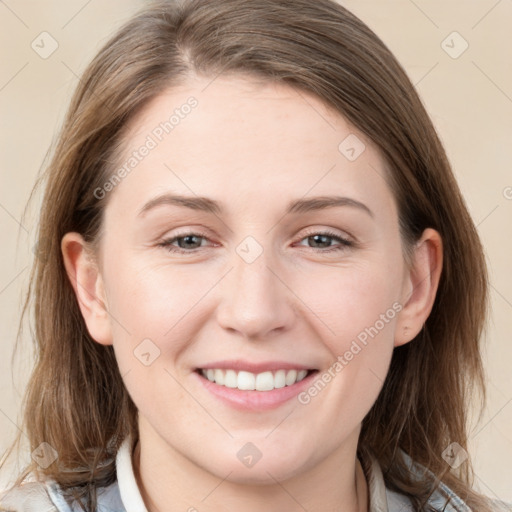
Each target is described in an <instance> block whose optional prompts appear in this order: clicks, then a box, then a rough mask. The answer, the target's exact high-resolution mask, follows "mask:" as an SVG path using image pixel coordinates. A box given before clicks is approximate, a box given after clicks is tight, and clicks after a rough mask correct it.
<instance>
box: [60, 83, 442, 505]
mask: <svg viewBox="0 0 512 512" xmlns="http://www.w3.org/2000/svg"><path fill="white" fill-rule="evenodd" d="M208 84H209V85H208ZM191 95H193V96H194V97H195V98H197V100H198V106H197V107H196V108H195V109H193V110H192V112H191V113H190V114H189V115H188V116H186V117H185V119H183V120H181V121H180V123H179V124H178V125H177V126H176V127H175V128H174V130H173V131H172V133H170V134H168V135H166V136H165V137H164V138H163V140H162V141H161V142H160V143H159V144H158V146H157V147H156V148H154V149H152V150H151V152H150V153H149V154H148V155H147V156H146V157H145V158H144V159H143V160H142V161H141V162H140V163H139V164H138V165H137V167H136V168H135V169H134V170H133V171H132V172H131V173H130V174H128V175H127V177H126V178H125V179H124V180H123V181H122V182H121V183H120V184H119V185H117V186H116V187H115V189H114V190H112V191H111V192H109V194H110V195H109V197H108V204H107V207H106V210H105V215H104V227H105V230H104V236H103V238H102V240H101V244H100V249H99V254H97V255H95V254H91V251H90V250H89V249H88V247H87V246H86V244H85V243H84V241H83V239H82V237H81V236H80V235H79V234H78V233H67V234H66V235H65V236H64V237H63V239H62V253H63V257H64V262H65V265H66V269H67V272H68V275H69V278H70V281H71V283H72V285H73V287H74V289H75V292H76V295H77V299H78V301H79V304H80V308H81V312H82V314H83V317H84V319H85V322H86V324H87V328H88V330H89V333H90V334H91V336H92V337H93V339H94V340H96V341H97V342H98V343H101V344H104V345H109V344H112V345H113V346H114V350H115V353H116V358H117V361H118V364H119V369H120V372H121V375H123V379H124V382H125V385H126V387H127V389H128V391H129V393H130V395H131V397H132V399H133V400H134V403H135V404H136V406H137V408H138V410H139V429H140V443H139V445H138V446H137V447H136V450H135V455H134V466H135V473H136V476H137V479H138V483H139V487H140V489H141V494H142V496H143V498H144V501H145V503H146V505H147V508H148V510H149V511H151V512H156V511H164V510H165V511H167V512H168V511H171V512H174V511H184V510H194V508H192V507H195V509H197V510H200V511H201V512H203V511H210V512H218V511H225V510H239V509H242V510H244V511H247V512H252V511H261V510H267V511H276V512H277V511H281V510H288V511H295V510H297V511H299V510H301V511H302V510H304V509H306V510H308V511H311V512H314V511H326V510H336V511H344V512H353V511H361V510H367V508H368V502H367V495H366V494H367V487H366V482H365V480H364V477H363V476H362V472H361V468H360V465H359V462H358V461H357V458H356V448H357V440H358V437H359V433H360V428H361V422H362V420H363V418H364V417H365V415H366V414H367V412H368V411H369V409H370V408H371V406H372V405H373V403H374V402H375V400H376V398H377V396H378V393H379V391H380V389H381V388H382V384H383V381H384V379H385V376H386V374H387V371H388V368H389V363H390V359H391V356H392V352H393V349H394V347H396V346H399V345H402V344H404V343H408V342H410V341H411V340H412V339H413V338H414V336H415V335H416V334H417V333H418V332H419V331H420V330H421V328H422V326H423V324H424V322H425V321H426V319H427V317H428V315H429V313H430V311H431V309H432V305H433V302H434V299H435V294H436V290H437V287H438V283H439V277H440V273H441V267H442V241H441V238H440V236H439V234H438V233H437V232H436V231H434V230H433V229H427V230H425V232H424V233H423V235H422V237H421V239H420V240H419V242H418V244H417V245H416V248H415V253H414V259H413V263H412V265H411V266H410V267H408V266H407V265H406V263H405V261H404V259H403V254H402V244H401V239H400V236H399V230H398V226H399V224H398V212H397V208H396V204H395V201H394V198H393V195H392V193H391V191H390V189H389V188H388V186H387V183H386V181H385V180H384V179H383V176H385V174H386V172H387V171H386V169H385V167H384V162H383V160H382V159H381V156H380V154H379V152H378V150H377V149H376V148H375V147H374V146H373V144H372V143H371V142H370V141H369V140H368V139H367V138H365V136H364V135H363V134H361V133H360V132H358V131H357V130H356V129H355V128H353V127H352V126H350V125H349V124H348V123H347V121H346V120H345V119H344V118H343V117H342V116H341V115H340V114H339V113H337V112H335V111H333V110H330V109H329V108H328V107H326V106H325V105H324V104H323V103H322V102H321V101H320V100H319V99H318V98H316V97H314V96H313V95H308V94H306V93H304V92H300V93H299V92H298V91H296V90H294V89H292V88H290V87H288V86H285V85H278V84H269V83H258V82H256V81H254V80H251V79H248V78H246V77H241V76H238V77H237V76H235V77H233V76H231V77H219V78H217V79H215V80H213V82H212V79H211V78H208V79H206V78H198V77H194V78H190V79H189V80H188V82H187V84H186V85H184V86H181V87H180V88H178V89H176V88H175V89H173V90H168V91H166V92H164V93H162V94H161V95H160V96H158V97H157V98H155V99H154V100H153V101H152V102H151V103H150V104H149V105H148V106H147V107H146V108H145V109H144V111H143V112H142V113H141V115H139V116H138V117H137V118H135V120H133V122H132V123H131V125H130V130H129V132H128V134H127V136H126V144H127V145H126V155H129V154H130V153H131V152H132V151H133V150H136V149H137V148H139V147H140V146H141V145H142V144H144V141H145V140H146V137H147V136H148V134H150V133H151V131H152V130H153V129H154V128H155V127H156V126H158V125H159V123H161V122H162V121H164V120H165V119H167V118H168V113H169V112H172V111H173V110H174V109H175V108H177V107H179V106H180V105H182V104H183V103H185V102H186V100H187V98H189V97H190V96H191ZM349 134H355V135H356V136H357V137H358V138H359V139H360V140H361V141H363V142H364V144H365V146H366V148H365V150H364V151H363V152H362V154H361V155H360V156H359V157H358V158H357V159H356V160H355V161H349V160H348V159H347V158H346V157H345V156H344V155H343V154H342V153H341V152H340V151H339V150H338V146H339V144H340V142H342V141H343V140H344V139H345V138H346V137H347V136H348V135H349ZM121 165H122V164H121ZM376 171H377V172H376ZM163 192H173V193H179V194H183V195H188V196H196V195H198V196H207V197H210V198H212V199H215V200H217V201H219V202H220V203H221V204H222V206H223V208H224V209H225V211H224V212H223V213H222V214H219V215H214V214H212V213H207V212H201V211H195V210H191V209H187V208H184V207H179V206H173V205H163V206H159V207H156V208H154V209H152V210H150V211H147V212H146V213H145V214H144V215H142V216H140V217H138V215H137V214H138V212H139V211H140V209H141V208H142V207H143V205H144V204H146V203H147V201H149V200H150V199H152V198H154V197H155V196H157V195H159V194H162V193H163ZM333 193H337V194H339V195H343V196H346V197H350V198H354V199H357V200H358V201H361V202H362V203H364V204H365V205H367V207H368V208H370V209H371V211H372V212H373V214H374V217H373V218H372V217H371V216H370V215H368V214H367V213H365V212H364V211H363V210H362V209H358V208H355V207H350V206H343V207H334V208H328V209H324V210H320V211H311V212H306V213H302V214H289V215H284V213H285V207H286V205H287V204H288V202H289V201H291V200H294V199H300V198H304V197H306V198H309V197H312V196H323V195H332V194H333ZM325 229H329V230H330V231H334V232H335V233H336V236H341V237H345V238H349V239H350V240H352V241H354V242H355V245H354V246H352V247H344V246H342V245H341V244H340V242H339V241H338V240H337V239H336V238H328V239H327V240H324V241H323V245H322V240H320V242H319V243H317V244H315V241H314V240H311V239H308V237H309V236H312V235H313V234H315V233H322V232H323V231H325ZM198 230H199V231H200V232H203V233H204V234H205V235H206V237H205V238H198V239H192V241H190V240H188V245H187V242H186V241H185V244H183V240H182V247H185V249H184V250H188V251H189V253H188V254H179V253H172V252H169V250H168V249H167V248H166V247H160V246H158V243H159V242H161V241H162V239H165V238H167V239H169V238H172V237H175V236H177V235H178V234H179V235H181V236H183V234H184V233H187V232H197V231H198ZM247 236H251V237H253V238H254V239H255V240H256V241H257V243H258V244H260V246H261V248H262V251H263V252H262V253H261V255H260V256H259V257H258V258H256V259H255V260H254V261H253V262H252V263H247V261H245V260H244V259H243V258H241V257H240V256H239V254H238V253H237V251H236V249H237V247H238V246H239V244H240V243H241V242H242V241H243V240H244V239H245V237H247ZM174 246H175V247H178V242H174ZM335 246H338V247H341V250H339V251H334V252H330V253H326V252H325V250H326V248H331V247H335ZM188 247H189V248H188ZM194 247H200V248H199V249H193V248H194ZM322 251H324V252H322ZM395 302H397V303H399V304H400V305H401V311H400V312H399V313H398V314H397V315H396V316H394V318H393V319H391V320H389V321H388V322H387V323H386V324H385V326H384V328H382V329H381V330H380V331H379V332H378V334H377V335H376V336H374V337H373V338H370V341H369V342H368V344H367V345H366V346H365V347H364V348H363V349H362V350H361V351H360V352H359V353H358V354H357V355H356V356H355V357H354V358H353V359H352V360H351V361H350V362H349V364H347V365H346V366H345V367H344V368H343V370H342V371H340V372H338V373H337V375H336V377H335V378H334V379H332V380H331V382H330V383H329V384H328V385H327V386H326V387H325V388H324V389H323V390H322V391H321V392H320V393H318V395H317V396H316V397H314V398H312V399H311V401H310V402H309V403H308V404H307V405H304V404H300V403H299V402H298V401H297V400H296V399H291V400H289V401H288V402H286V403H285V404H284V405H281V406H280V407H278V408H276V409H272V410H268V411H263V412H261V411H260V412H255V411H240V410H236V409H234V408H232V407H230V406H229V405H226V404H225V403H223V402H221V401H219V400H218V399H217V398H216V397H214V396H213V395H211V394H210V393H209V392H208V391H206V390H205V389H204V388H203V386H202V385H201V384H200V382H199V381H198V379H197V375H195V374H194V373H193V372H194V370H195V369H196V368H197V367H198V366H200V365H201V364H203V365H204V364H206V363H208V362H213V361H217V360H221V359H232V358H235V357H239V358H243V359H247V360H250V361H265V360H277V359H279V360H285V361H291V362H295V363H302V364H305V365H307V366H308V367H311V368H318V369H320V370H321V371H320V374H321V373H322V371H327V369H328V368H329V367H331V366H332V364H333V362H334V361H336V358H337V357H338V356H339V355H343V354H344V353H345V352H346V351H347V350H348V349H349V348H350V344H351V342H352V341H353V340H354V339H356V337H357V335H358V334H359V333H361V332H362V331H363V330H364V329H365V328H366V327H369V326H373V325H374V324H375V322H376V321H377V320H378V319H379V315H381V314H384V313H385V312H386V311H387V310H388V309H389V308H391V307H392V304H393V303H395ZM406 327H407V328H406ZM147 338H149V339H150V340H152V342H153V343H154V344H155V345H156V346H158V348H159V349H160V355H159V357H157V358H156V359H155V360H154V361H153V362H152V363H151V364H150V365H148V366H146V365H144V364H142V363H141V362H140V360H139V359H137V358H136V357H135V356H134V349H135V348H136V347H137V346H138V345H139V344H140V343H141V341H142V340H144V339H147ZM248 442H252V443H253V444H254V445H256V446H257V448H258V449H259V450H260V452H261V453H262V458H261V459H260V460H259V461H258V462H257V463H256V464H255V465H254V466H252V467H250V468H248V467H246V466H245V465H244V464H242V463H241V462H240V460H239V459H238V458H237V456H236V454H237V452H238V451H239V450H240V449H241V448H242V447H243V446H244V445H245V444H246V443H248ZM356 483H357V485H356Z"/></svg>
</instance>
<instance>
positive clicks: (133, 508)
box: [116, 436, 148, 512]
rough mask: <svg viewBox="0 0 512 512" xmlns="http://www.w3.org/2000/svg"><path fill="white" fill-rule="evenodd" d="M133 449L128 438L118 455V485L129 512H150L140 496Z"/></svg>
mask: <svg viewBox="0 0 512 512" xmlns="http://www.w3.org/2000/svg"><path fill="white" fill-rule="evenodd" d="M132 455H133V447H132V442H131V438H130V437H129V436H127V437H126V438H125V439H124V441H123V442H122V444H121V446H120V447H119V449H118V451H117V455H116V471H117V484H118V486H119V494H120V495H121V500H122V502H123V505H124V508H125V509H126V511H127V512H148V510H147V508H146V506H145V505H144V501H143V499H142V496H141V494H140V490H139V486H138V485H137V481H136V479H135V474H134V472H133V465H132Z"/></svg>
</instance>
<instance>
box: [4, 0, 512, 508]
mask: <svg viewBox="0 0 512 512" xmlns="http://www.w3.org/2000/svg"><path fill="white" fill-rule="evenodd" d="M312 1H313V0H312ZM341 3H342V4H343V5H344V6H346V7H347V8H348V9H349V10H351V11H352V12H353V13H354V14H356V15H357V16H359V17H360V18H361V19H362V20H363V21H364V22H365V23H367V24H368V25H369V26H370V27H371V28H372V29H373V30H374V31H375V32H376V33H377V34H378V35H379V36H380V37H381V39H383V41H384V42H385V43H386V44H387V45H388V46H389V48H390V49H391V51H393V52H394V54H395V55H396V56H397V58H398V60H399V61H400V62H401V64H402V65H403V66H404V68H405V69H406V71H407V73H408V74H409V76H410V78H411V80H412V82H413V83H414V84H415V86H416V87H417V89H418V92H419V94H420V96H421V98H422V100H423V102H424V104H425V106H426V108H427V110H428V112H429V114H430V115H431V117H432V120H433V122H434V124H435V126H436V128H437V129H438V132H439V135H440V137H441V139H442V141H443V143H444V145H445V148H446V150H447V153H448V156H449V158H450V160H451V163H452V165H453V169H454V172H455V174H456V177H457V180H458V182H459V185H460V188H461V190H462V192H463V194H464V196H465V198H466V201H467V204H468V207H469V209H470V212H471V215H472V217H473V219H474V221H475V224H476V225H477V227H478V232H479V234H480V236H481V239H482V241H483V244H484V246H485V250H486V254H487V260H488V265H489V270H490V275H491V300H492V315H491V318H490V323H489V331H488V335H487V336H486V340H485V347H486V348H485V354H484V357H485V366H486V372H487V378H488V394H489V398H488V406H487V408H486V410H485V412H484V414H483V418H482V420H481V422H480V423H479V424H477V425H474V427H473V430H472V434H471V445H470V447H471V450H470V452H471V453H472V456H473V461H474V467H475V470H476V486H477V487H478V488H479V489H480V490H481V491H482V492H484V493H485V494H488V495H489V496H492V497H496V498H500V499H503V500H508V501H512V483H511V482H512V470H511V469H510V466H511V460H512V378H511V359H512V340H511V336H510V333H511V331H512V273H511V272H510V262H511V257H510V256H511V253H512V228H511V224H512V222H511V221H512V171H511V162H512V137H511V136H512V59H511V53H510V50H511V48H512V44H511V43H512V36H511V27H512V2H511V1H510V0H473V1H467V0H466V1H462V0H458V1H454V0H448V1H447V0H443V1H441V0H440V1H434V0H414V1H413V0H391V1H388V0H343V1H342V2H341ZM142 5H143V2H142V1H135V0H124V1H120V0H110V1H109V2H100V1H99V0H89V1H86V0H73V1H64V0H53V1H45V2H37V3H36V2H28V1H16V0H5V1H2V2H0V41H1V47H2V59H1V61H0V112H1V114H0V119H1V121H0V129H1V137H0V140H1V152H0V230H1V231H0V233H1V240H2V244H1V251H0V325H1V346H0V385H1V390H2V393H1V394H0V434H1V436H0V454H1V453H3V452H4V450H5V449H6V448H7V447H8V446H9V444H10V442H11V440H12V439H13V436H14V434H15V432H16V430H17V429H18V428H20V427H19V426H18V425H21V423H20V417H21V416H20V415H21V410H20V405H21V399H22V395H23V391H24V386H25V383H26V380H27V376H28V372H29V370H30V367H31V364H32V347H31V339H30V334H29V332H28V331H26V334H25V335H24V337H23V345H22V351H21V352H20V356H19V357H18V358H17V359H16V360H15V364H14V366H13V365H12V364H11V355H12V350H13V347H14V341H15V337H16V330H17V326H18V322H19V318H20V311H21V301H22V298H23V296H24V293H25V291H26V288H27V285H28V276H29V269H30V265H31V263H32V260H33V258H34V253H33V246H34V242H35V227H36V222H37V207H38V205H39V201H40V196H36V199H35V200H34V203H33V208H32V209H31V210H30V212H29V216H28V217H27V218H26V219H24V220H22V212H23V209H24V206H25V204H26V202H27V200H28V197H29V193H30V190H31V188H32V186H33V185H34V182H35V177H36V174H37V172H38V170H39V167H40V165H41V163H42V161H43V158H44V155H45V153H46V151H47V149H48V147H49V146H50V144H51V143H52V140H53V137H54V135H55V133H56V131H57V128H58V127H59V126H60V123H61V121H62V119H63V115H64V113H65V110H66V108H67V105H68V101H69V98H70V95H71V93H72V91H73V89H74V88H75V86H76V85H77V83H78V80H79V76H80V74H81V72H82V71H83V70H84V68H85V66H86V64H87V63H88V62H89V61H90V59H91V58H92V57H93V55H94V54H95V53H96V52H97V51H98V50H99V48H100V46H101V45H102V44H103V43H104V42H105V41H106V39H107V38H108V37H109V35H110V34H111V33H112V32H113V31H114V30H115V29H116V28H117V27H118V26H119V25H120V24H121V23H122V22H124V21H125V20H126V19H127V18H129V17H130V15H131V14H132V13H133V12H134V11H135V10H137V9H138V8H139V7H141V6H142ZM43 32H46V33H47V34H49V35H45V34H43V35H41V33H43ZM454 32H455V33H454ZM41 38H45V39H44V40H45V43H44V44H43V43H41V42H40V41H41ZM38 42H39V43H38ZM37 44H39V46H37ZM52 45H53V47H55V46H56V45H58V46H56V49H55V50H54V51H53V53H52V54H51V55H45V54H44V52H50V51H51V50H53V49H54V48H53V47H52ZM42 46H44V48H42ZM36 48H37V50H36ZM43 57H45V58H43ZM24 439H25V436H24ZM26 457H27V459H26V460H28V457H30V453H28V450H27V453H26ZM3 479H4V480H5V479H6V475H3Z"/></svg>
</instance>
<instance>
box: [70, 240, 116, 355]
mask: <svg viewBox="0 0 512 512" xmlns="http://www.w3.org/2000/svg"><path fill="white" fill-rule="evenodd" d="M61 251H62V256H63V259H64V266H65V268H66V273H67V274H68V278H69V280H70V283H71V286H72V287H73V290H74V292H75V296H76V298H77V301H78V305H79V307H80V311H81V313H82V316H83V318H84V321H85V323H86V325H87V330H88V331H89V334H90V335H91V337H92V338H93V339H94V340H95V341H97V342H98V343H101V344H102V345H111V344H112V330H111V323H110V317H109V314H108V304H107V300H106V295H105V289H104V286H103V279H102V276H101V273H100V272H99V269H98V266H97V264H96V262H95V260H94V258H93V257H92V255H91V254H90V250H89V249H88V246H87V243H86V242H85V240H84V239H83V237H82V236H81V235H80V234H79V233H75V232H70V233H66V234H65V235H64V236H63V237H62V241H61Z"/></svg>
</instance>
